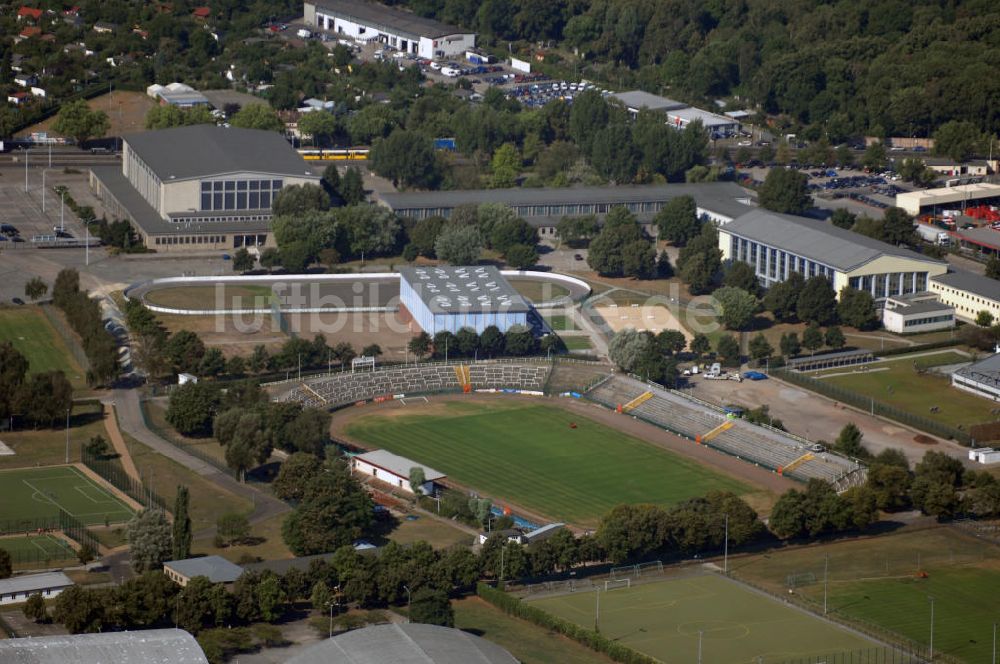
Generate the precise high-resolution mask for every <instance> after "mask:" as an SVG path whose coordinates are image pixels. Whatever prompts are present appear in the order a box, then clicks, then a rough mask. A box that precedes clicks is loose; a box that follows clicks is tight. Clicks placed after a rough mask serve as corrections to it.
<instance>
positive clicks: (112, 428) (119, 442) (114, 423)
mask: <svg viewBox="0 0 1000 664" xmlns="http://www.w3.org/2000/svg"><path fill="white" fill-rule="evenodd" d="M104 428H105V429H107V430H108V436H109V437H110V438H111V445H112V446H113V447H114V448H115V452H117V453H118V459H119V460H120V461H121V462H122V468H123V469H124V470H125V473H126V474H127V475H128V476H129V477H131V478H132V479H134V480H135V481H136V482H142V478H141V477H139V469H138V468H136V467H135V462H134V461H132V455H131V454H130V453H129V451H128V445H126V444H125V439H124V438H122V432H121V431H119V430H118V417H117V416H116V415H115V407H114V404H110V403H105V404H104Z"/></svg>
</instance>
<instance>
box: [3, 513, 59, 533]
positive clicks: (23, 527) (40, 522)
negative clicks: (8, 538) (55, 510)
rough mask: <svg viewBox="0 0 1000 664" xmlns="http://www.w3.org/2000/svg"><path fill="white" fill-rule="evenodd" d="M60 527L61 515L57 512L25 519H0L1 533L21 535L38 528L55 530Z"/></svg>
mask: <svg viewBox="0 0 1000 664" xmlns="http://www.w3.org/2000/svg"><path fill="white" fill-rule="evenodd" d="M58 527H59V517H58V515H55V514H53V515H50V516H36V517H28V518H24V519H0V535H19V534H21V533H27V532H31V531H37V530H55V529H56V528H58Z"/></svg>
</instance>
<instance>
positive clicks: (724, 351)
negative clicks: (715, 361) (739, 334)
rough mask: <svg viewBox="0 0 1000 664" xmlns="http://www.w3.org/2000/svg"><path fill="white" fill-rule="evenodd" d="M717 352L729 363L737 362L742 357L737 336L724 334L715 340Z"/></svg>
mask: <svg viewBox="0 0 1000 664" xmlns="http://www.w3.org/2000/svg"><path fill="white" fill-rule="evenodd" d="M715 352H716V353H718V354H719V357H721V358H722V359H723V360H725V361H726V363H728V364H735V363H737V362H739V359H740V344H739V342H738V341H736V337H734V336H732V335H731V334H724V335H722V336H721V337H719V340H718V341H716V342H715Z"/></svg>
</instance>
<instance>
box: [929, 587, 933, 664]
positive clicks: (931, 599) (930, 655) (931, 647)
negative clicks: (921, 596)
mask: <svg viewBox="0 0 1000 664" xmlns="http://www.w3.org/2000/svg"><path fill="white" fill-rule="evenodd" d="M927 599H929V600H930V601H931V644H930V649H929V650H930V652H929V653H928V654H929V659H930V661H932V662H933V661H934V596H933V595H928V596H927Z"/></svg>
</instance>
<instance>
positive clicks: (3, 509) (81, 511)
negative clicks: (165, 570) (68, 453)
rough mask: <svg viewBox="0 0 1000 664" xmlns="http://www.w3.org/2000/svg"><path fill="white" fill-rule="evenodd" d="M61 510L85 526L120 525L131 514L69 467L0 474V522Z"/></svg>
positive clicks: (26, 518)
mask: <svg viewBox="0 0 1000 664" xmlns="http://www.w3.org/2000/svg"><path fill="white" fill-rule="evenodd" d="M59 508H62V509H63V510H65V511H66V512H67V513H69V514H70V515H71V516H74V517H76V518H77V519H79V520H80V521H81V522H82V523H83V524H85V525H88V526H89V525H97V524H103V523H105V522H107V523H122V522H123V521H127V520H128V519H130V518H131V517H132V514H133V510H132V508H131V507H129V506H128V505H127V504H126V503H125V502H124V501H122V500H120V499H119V498H117V497H115V496H113V495H112V494H111V493H109V492H108V491H107V490H105V489H104V488H103V487H101V486H100V485H98V484H97V483H96V482H94V481H93V480H91V479H90V478H89V477H87V476H86V475H84V474H83V473H82V472H80V471H79V470H77V469H76V468H73V467H72V466H55V467H48V468H19V469H16V470H6V471H3V472H0V521H5V522H7V523H10V522H15V523H16V522H17V521H19V520H24V521H25V523H29V522H30V521H31V520H32V519H42V518H46V517H54V516H57V515H58V513H59Z"/></svg>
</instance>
